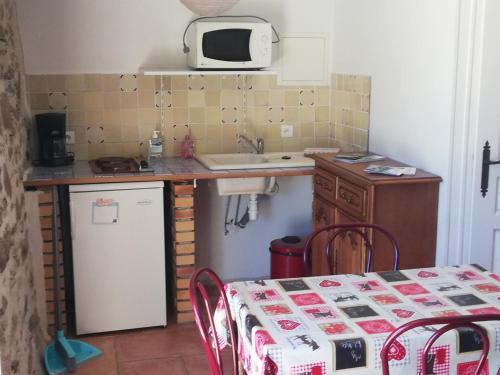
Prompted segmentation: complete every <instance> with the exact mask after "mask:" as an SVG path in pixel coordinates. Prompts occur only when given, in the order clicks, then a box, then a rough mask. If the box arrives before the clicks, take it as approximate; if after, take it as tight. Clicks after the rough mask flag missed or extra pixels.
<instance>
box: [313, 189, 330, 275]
mask: <svg viewBox="0 0 500 375" xmlns="http://www.w3.org/2000/svg"><path fill="white" fill-rule="evenodd" d="M334 212H335V209H334V208H333V206H332V204H331V203H328V202H326V201H324V200H323V199H321V198H319V197H318V196H317V195H315V197H314V201H313V229H314V230H317V229H320V228H323V227H325V226H327V225H331V224H333V223H334ZM327 237H328V234H327V233H321V234H320V235H319V236H317V237H316V238H315V239H314V241H313V244H312V248H313V253H312V274H313V275H328V274H329V271H328V263H327V259H326V253H325V246H326V241H327Z"/></svg>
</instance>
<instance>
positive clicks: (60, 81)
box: [32, 74, 66, 92]
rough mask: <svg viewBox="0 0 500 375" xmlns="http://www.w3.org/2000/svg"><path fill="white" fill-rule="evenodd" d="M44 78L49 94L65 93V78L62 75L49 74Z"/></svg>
mask: <svg viewBox="0 0 500 375" xmlns="http://www.w3.org/2000/svg"><path fill="white" fill-rule="evenodd" d="M46 77H47V89H48V91H49V92H65V91H66V77H65V76H64V75H61V74H50V75H48V76H46ZM32 92H33V91H32Z"/></svg>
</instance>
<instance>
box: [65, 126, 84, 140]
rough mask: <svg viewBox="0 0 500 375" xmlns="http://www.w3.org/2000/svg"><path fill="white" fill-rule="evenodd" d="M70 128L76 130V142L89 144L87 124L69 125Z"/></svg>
mask: <svg viewBox="0 0 500 375" xmlns="http://www.w3.org/2000/svg"><path fill="white" fill-rule="evenodd" d="M68 129H69V130H72V131H74V132H75V144H77V145H81V144H87V143H88V140H87V128H86V127H85V126H68Z"/></svg>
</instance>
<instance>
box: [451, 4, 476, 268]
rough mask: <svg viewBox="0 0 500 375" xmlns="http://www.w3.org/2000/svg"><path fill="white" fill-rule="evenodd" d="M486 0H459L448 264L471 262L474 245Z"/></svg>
mask: <svg viewBox="0 0 500 375" xmlns="http://www.w3.org/2000/svg"><path fill="white" fill-rule="evenodd" d="M485 8H486V0H477V1H469V0H460V3H459V18H458V19H459V21H458V36H457V65H456V83H455V98H454V108H455V109H454V113H453V124H452V131H451V132H452V134H451V137H450V142H451V154H450V160H451V162H450V185H451V186H450V195H449V202H448V203H449V226H448V246H447V248H448V251H447V256H446V262H447V264H466V263H469V259H470V254H471V249H472V243H471V238H472V208H473V203H472V202H473V201H472V199H471V198H470V197H472V196H473V195H474V194H475V193H477V194H479V186H474V183H475V181H474V178H473V177H474V172H475V169H476V168H477V163H476V162H475V160H476V158H478V157H480V153H481V150H476V149H475V147H476V146H475V145H476V141H477V136H478V129H479V105H480V100H479V94H480V90H481V74H482V72H481V65H482V52H483V38H484V18H485V17H484V16H485Z"/></svg>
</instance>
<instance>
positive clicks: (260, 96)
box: [251, 90, 269, 107]
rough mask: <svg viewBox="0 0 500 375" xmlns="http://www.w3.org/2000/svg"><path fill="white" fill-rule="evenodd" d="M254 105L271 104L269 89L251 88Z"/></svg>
mask: <svg viewBox="0 0 500 375" xmlns="http://www.w3.org/2000/svg"><path fill="white" fill-rule="evenodd" d="M251 91H252V95H251V96H252V98H253V105H254V106H258V107H260V106H268V105H269V91H267V90H251Z"/></svg>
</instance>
